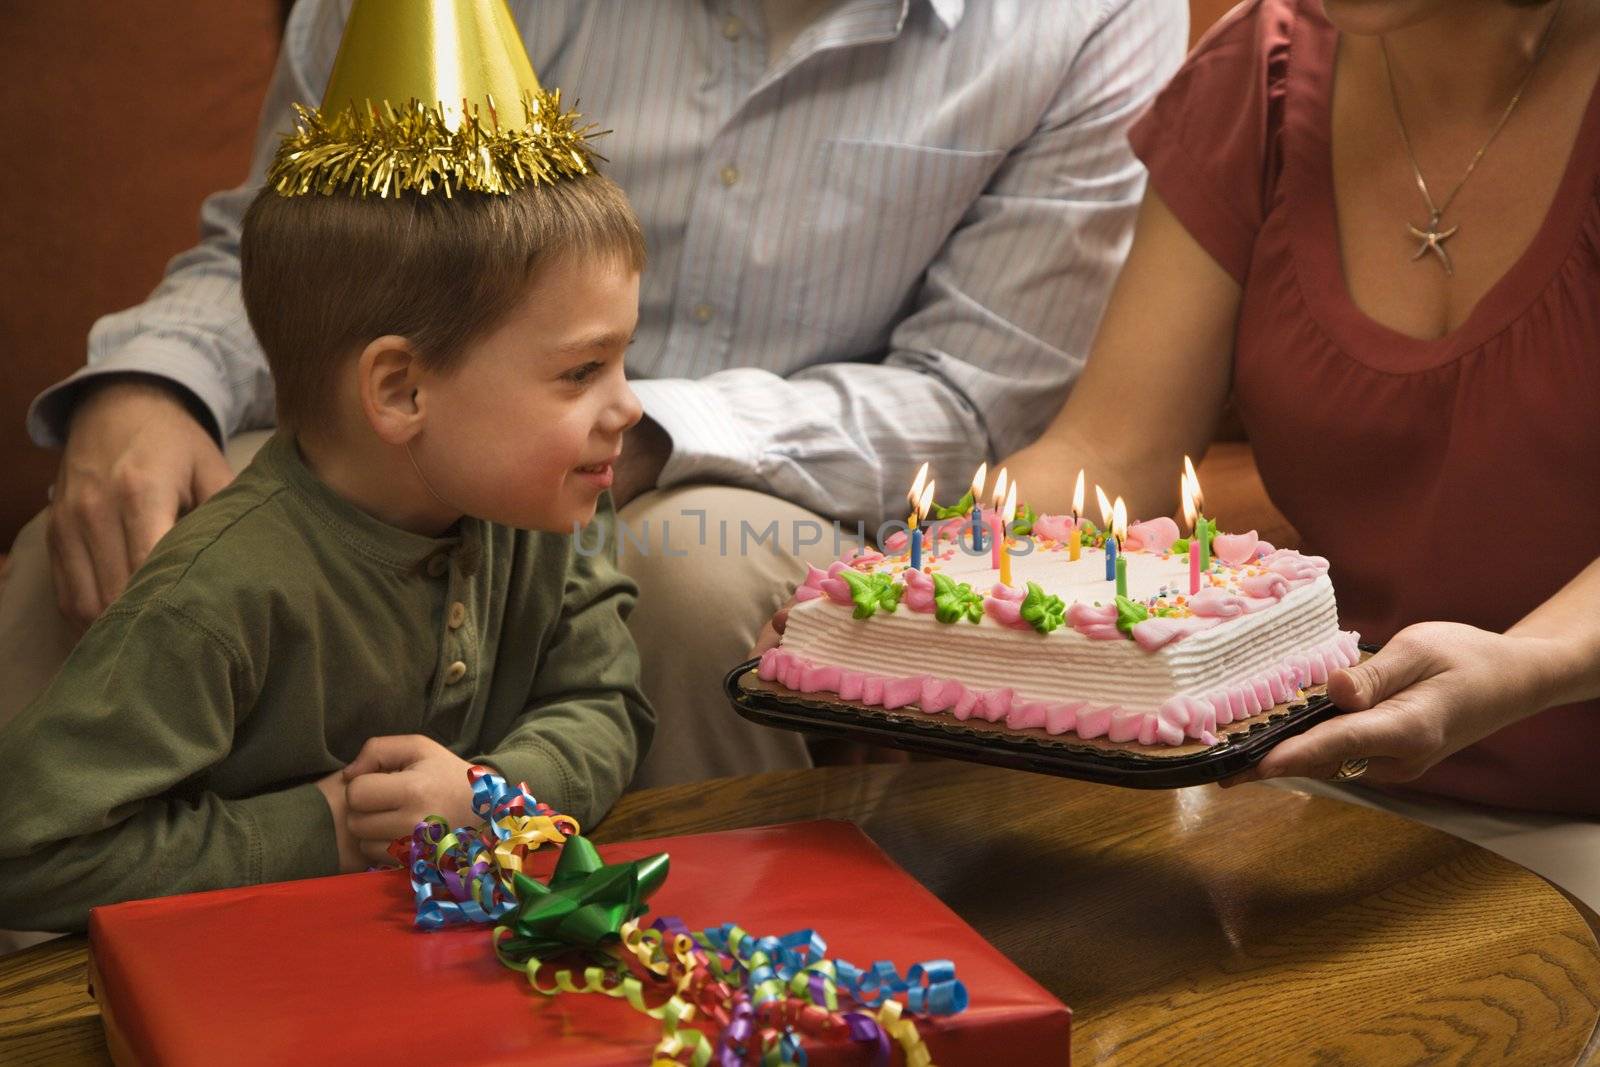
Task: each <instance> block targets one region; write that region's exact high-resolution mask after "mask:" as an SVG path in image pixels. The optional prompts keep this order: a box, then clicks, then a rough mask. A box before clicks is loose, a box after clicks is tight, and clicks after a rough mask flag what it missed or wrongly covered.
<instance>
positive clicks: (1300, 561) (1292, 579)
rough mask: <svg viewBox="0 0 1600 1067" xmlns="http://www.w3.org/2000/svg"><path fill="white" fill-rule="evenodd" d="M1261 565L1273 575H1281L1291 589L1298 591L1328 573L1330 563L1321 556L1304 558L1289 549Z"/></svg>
mask: <svg viewBox="0 0 1600 1067" xmlns="http://www.w3.org/2000/svg"><path fill="white" fill-rule="evenodd" d="M1261 563H1262V565H1263V566H1265V567H1266V568H1267V570H1268V571H1269V572H1271V573H1272V574H1277V575H1281V576H1282V577H1283V578H1284V579H1285V580H1286V581H1287V582H1288V583H1289V587H1290V588H1291V589H1298V588H1299V587H1300V586H1302V585H1304V584H1306V583H1307V582H1312V581H1316V580H1317V579H1318V578H1320V577H1322V576H1323V575H1324V574H1327V573H1328V561H1327V560H1325V559H1323V558H1322V557H1321V556H1304V555H1301V554H1300V553H1299V552H1295V551H1294V550H1292V549H1287V548H1284V549H1279V550H1278V551H1276V552H1274V553H1273V554H1272V555H1270V556H1267V557H1266V558H1264V559H1263V560H1262V561H1261Z"/></svg>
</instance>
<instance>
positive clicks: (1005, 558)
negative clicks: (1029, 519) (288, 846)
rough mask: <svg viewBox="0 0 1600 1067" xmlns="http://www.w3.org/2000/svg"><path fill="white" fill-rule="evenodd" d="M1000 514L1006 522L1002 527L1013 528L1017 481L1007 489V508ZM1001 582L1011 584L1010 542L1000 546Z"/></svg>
mask: <svg viewBox="0 0 1600 1067" xmlns="http://www.w3.org/2000/svg"><path fill="white" fill-rule="evenodd" d="M1000 516H1001V519H1002V521H1003V522H1004V525H1003V526H1002V527H1001V529H1002V530H1009V529H1011V523H1012V521H1013V520H1014V519H1016V517H1017V483H1016V482H1012V483H1011V488H1010V489H1009V490H1007V492H1006V505H1005V510H1003V511H1002V512H1001V513H1000ZM1000 540H1002V541H1005V540H1006V538H1004V537H1002V538H1000ZM1000 584H1001V585H1010V584H1011V546H1010V545H1009V544H1005V545H1002V546H1001V548H1000Z"/></svg>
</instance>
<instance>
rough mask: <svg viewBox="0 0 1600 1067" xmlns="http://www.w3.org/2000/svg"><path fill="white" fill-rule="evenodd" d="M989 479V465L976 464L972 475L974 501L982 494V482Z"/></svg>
mask: <svg viewBox="0 0 1600 1067" xmlns="http://www.w3.org/2000/svg"><path fill="white" fill-rule="evenodd" d="M988 480H989V465H988V464H987V463H980V464H978V471H977V473H976V474H974V475H973V476H972V499H973V501H974V502H976V501H977V499H978V498H979V497H980V496H982V495H983V483H984V482H986V481H988Z"/></svg>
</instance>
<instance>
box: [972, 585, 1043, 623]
mask: <svg viewBox="0 0 1600 1067" xmlns="http://www.w3.org/2000/svg"><path fill="white" fill-rule="evenodd" d="M1027 595H1028V592H1027V590H1025V589H1013V588H1011V587H1010V586H1009V585H1001V584H1000V583H998V582H996V583H995V586H994V588H993V589H991V590H990V591H989V595H988V596H986V597H984V599H983V613H984V614H985V615H987V616H989V618H991V619H993V620H994V621H995V622H997V623H999V624H1000V625H1001V626H1006V627H1009V628H1011V629H1013V630H1031V629H1033V626H1032V625H1031V624H1030V623H1029V622H1028V621H1027V620H1026V619H1024V618H1023V617H1022V601H1023V598H1025V597H1026V596H1027Z"/></svg>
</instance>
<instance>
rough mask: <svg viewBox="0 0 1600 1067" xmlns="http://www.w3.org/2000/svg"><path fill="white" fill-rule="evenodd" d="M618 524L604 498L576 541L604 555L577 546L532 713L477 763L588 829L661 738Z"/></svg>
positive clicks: (532, 701) (531, 700)
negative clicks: (618, 551) (631, 618)
mask: <svg viewBox="0 0 1600 1067" xmlns="http://www.w3.org/2000/svg"><path fill="white" fill-rule="evenodd" d="M615 521H616V520H615V514H614V512H612V511H611V509H610V507H609V504H606V503H604V502H602V511H601V513H600V514H599V515H597V516H596V518H595V521H594V523H593V524H592V525H591V526H590V527H589V529H587V530H585V531H584V532H583V533H582V534H581V535H580V536H579V537H578V538H577V539H576V543H577V544H581V545H583V546H587V547H588V549H593V548H595V547H597V544H599V543H603V544H604V546H605V549H604V551H600V552H592V553H590V554H585V552H580V551H578V550H577V549H576V547H574V548H570V549H569V552H570V553H571V555H570V557H569V560H568V565H567V577H566V583H565V592H564V595H563V596H562V603H561V618H560V620H559V622H557V624H556V626H555V628H554V630H553V632H552V635H551V637H550V640H549V641H548V642H547V643H546V645H545V647H544V650H543V657H542V659H541V660H540V662H539V663H538V664H537V666H536V669H535V673H534V681H533V687H532V689H531V691H530V692H529V694H528V701H527V706H526V710H525V711H524V712H523V713H522V715H521V716H519V717H518V719H517V720H516V722H515V723H513V724H512V726H511V729H510V730H509V731H508V732H507V733H506V735H505V736H504V737H502V738H499V739H498V740H496V741H493V742H492V743H491V744H490V748H489V751H487V752H485V753H483V754H482V755H478V756H474V757H472V762H474V763H484V764H488V765H489V766H491V767H494V768H495V769H496V770H498V771H500V773H501V774H503V775H505V777H506V778H507V779H508V780H509V781H512V782H526V783H527V785H528V788H529V789H530V790H532V791H533V795H534V796H536V797H538V798H539V799H540V800H541V801H543V802H545V803H547V804H549V805H551V806H552V807H554V808H555V809H556V810H557V811H561V812H564V813H566V814H568V815H571V816H572V817H574V818H575V819H577V820H578V822H579V824H580V825H582V826H585V827H587V826H589V825H591V824H592V823H594V822H596V821H598V820H599V819H600V818H601V817H602V816H603V815H605V813H606V812H607V811H609V810H610V809H611V805H612V804H614V803H616V800H617V798H618V797H619V796H621V795H622V791H623V789H624V788H626V787H627V784H628V782H629V781H630V780H631V779H632V778H633V772H634V768H635V767H637V766H638V763H639V760H640V759H642V758H643V757H644V753H645V751H646V750H647V749H648V748H649V747H650V739H651V737H652V735H653V734H654V733H655V712H654V711H653V710H652V709H651V707H650V704H649V702H648V701H647V700H646V699H645V696H644V693H643V692H642V691H641V689H640V688H639V653H638V650H637V649H636V648H635V647H634V643H633V638H632V637H631V636H630V635H629V634H628V627H627V618H628V615H629V613H630V612H631V611H632V610H633V603H634V600H635V598H636V597H637V595H638V591H637V589H636V588H635V586H634V584H633V582H632V581H630V580H629V579H628V578H627V577H625V576H624V575H623V574H622V573H621V572H620V571H618V570H617V568H616V566H615V565H614V564H613V562H612V559H613V555H614V552H615V548H616V530H615ZM602 531H603V534H604V541H603V542H600V540H599V539H600V536H601V532H602Z"/></svg>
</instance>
